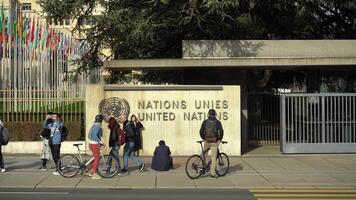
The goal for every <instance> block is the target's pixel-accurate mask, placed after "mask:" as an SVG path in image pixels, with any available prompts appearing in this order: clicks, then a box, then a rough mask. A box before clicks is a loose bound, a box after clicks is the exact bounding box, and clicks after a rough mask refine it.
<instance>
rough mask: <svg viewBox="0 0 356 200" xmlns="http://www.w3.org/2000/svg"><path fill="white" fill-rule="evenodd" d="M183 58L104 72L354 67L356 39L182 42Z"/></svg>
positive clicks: (111, 65)
mask: <svg viewBox="0 0 356 200" xmlns="http://www.w3.org/2000/svg"><path fill="white" fill-rule="evenodd" d="M182 47H183V48H182V58H176V59H166V58H165V59H123V60H113V61H109V62H106V63H105V67H106V68H107V69H112V70H125V69H130V70H135V69H179V68H203V67H204V68H206V67H213V68H264V69H288V68H299V67H308V68H312V67H315V68H324V67H343V66H345V67H350V66H356V40H184V41H183V42H182Z"/></svg>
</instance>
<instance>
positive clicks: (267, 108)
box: [248, 93, 280, 145]
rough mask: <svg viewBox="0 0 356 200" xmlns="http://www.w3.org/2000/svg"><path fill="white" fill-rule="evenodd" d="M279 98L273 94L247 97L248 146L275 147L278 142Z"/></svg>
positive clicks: (253, 94)
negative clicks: (270, 145)
mask: <svg viewBox="0 0 356 200" xmlns="http://www.w3.org/2000/svg"><path fill="white" fill-rule="evenodd" d="M279 101H280V98H279V95H278V94H274V93H251V94H249V96H248V128H249V129H248V140H249V144H250V145H265V144H273V145H277V144H279V141H280V131H279V127H280V126H279V123H280V119H279V114H280V111H279V106H280V102H279Z"/></svg>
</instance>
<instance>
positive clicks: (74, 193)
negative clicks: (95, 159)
mask: <svg viewBox="0 0 356 200" xmlns="http://www.w3.org/2000/svg"><path fill="white" fill-rule="evenodd" d="M0 197H1V198H0V199H2V200H34V199H36V200H42V199H43V200H48V199H51V200H73V199H75V200H90V199H95V200H98V199H100V200H106V199H116V200H121V199H122V200H131V199H132V200H167V199H168V200H176V199H177V200H178V199H179V200H181V199H187V198H191V199H194V200H209V199H214V200H216V199H224V200H230V199H231V200H232V199H234V200H236V199H239V200H255V199H256V198H255V197H254V196H253V195H252V194H251V193H250V192H249V191H248V190H177V189H174V190H92V189H91V190H87V189H85V190H58V189H56V190H32V189H31V190H30V189H28V190H23V189H22V190H16V189H0Z"/></svg>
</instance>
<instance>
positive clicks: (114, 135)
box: [108, 117, 121, 170]
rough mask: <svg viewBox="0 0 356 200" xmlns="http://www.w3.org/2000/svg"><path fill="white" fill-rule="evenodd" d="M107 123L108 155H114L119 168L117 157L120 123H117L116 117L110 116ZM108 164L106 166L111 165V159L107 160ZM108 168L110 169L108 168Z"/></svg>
mask: <svg viewBox="0 0 356 200" xmlns="http://www.w3.org/2000/svg"><path fill="white" fill-rule="evenodd" d="M108 123H109V125H108V128H109V129H110V137H109V147H110V148H111V150H110V155H111V156H112V157H114V158H115V159H116V160H117V163H118V166H119V170H121V167H120V158H119V149H120V135H119V134H120V129H121V128H120V124H119V123H117V121H116V119H115V118H113V117H111V118H110V119H109V121H108ZM109 162H110V164H109V165H108V166H111V163H112V160H110V161H109ZM108 170H110V169H108Z"/></svg>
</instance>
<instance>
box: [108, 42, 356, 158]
mask: <svg viewBox="0 0 356 200" xmlns="http://www.w3.org/2000/svg"><path fill="white" fill-rule="evenodd" d="M182 46H183V49H182V58H180V59H128V60H125V59H123V60H112V61H109V62H107V63H105V67H106V68H107V69H110V70H114V71H115V70H138V71H139V70H146V71H147V70H172V71H173V70H180V71H182V72H183V81H182V85H225V86H227V85H239V86H240V94H241V96H240V101H239V102H240V107H241V112H240V122H239V123H240V125H241V127H240V129H241V136H240V137H241V144H240V146H241V152H242V154H243V153H246V152H248V151H249V150H250V148H251V147H255V146H266V145H277V146H280V152H281V153H356V150H355V148H354V147H353V146H355V144H354V143H355V118H354V117H353V113H355V106H354V92H356V70H355V69H354V67H355V66H356V51H355V50H356V40H231V41H230V40H225V41H214V40H213V41H210V40H202V41H183V44H182ZM173 72H174V71H173ZM192 74H199V75H198V76H193V75H192ZM345 85H346V86H345ZM240 146H237V148H240Z"/></svg>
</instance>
